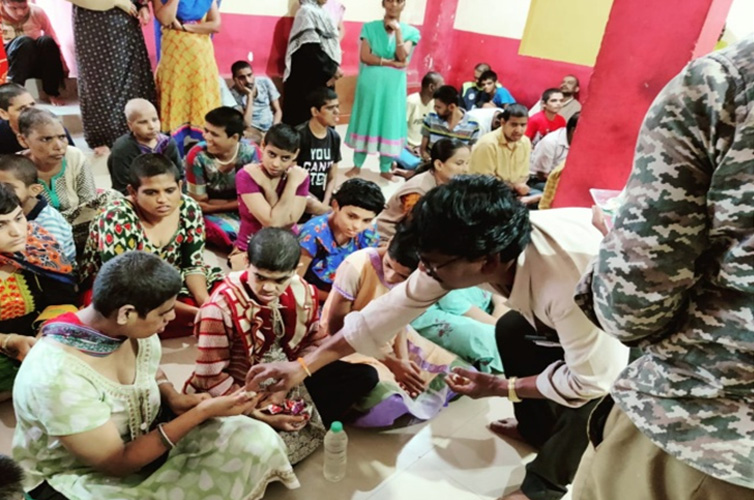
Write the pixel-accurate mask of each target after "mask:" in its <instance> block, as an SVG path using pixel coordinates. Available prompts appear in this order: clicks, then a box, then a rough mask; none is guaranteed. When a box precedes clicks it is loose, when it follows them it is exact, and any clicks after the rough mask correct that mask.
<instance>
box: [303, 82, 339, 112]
mask: <svg viewBox="0 0 754 500" xmlns="http://www.w3.org/2000/svg"><path fill="white" fill-rule="evenodd" d="M337 98H338V94H336V93H335V91H334V90H333V89H331V88H330V87H317V88H316V89H314V90H312V91H311V92H310V93H309V96H308V98H307V100H306V102H308V103H309V107H310V108H317V110H320V109H322V106H324V105H325V104H327V103H328V102H329V101H334V100H335V99H337Z"/></svg>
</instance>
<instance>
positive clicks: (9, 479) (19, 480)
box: [0, 455, 24, 500]
mask: <svg viewBox="0 0 754 500" xmlns="http://www.w3.org/2000/svg"><path fill="white" fill-rule="evenodd" d="M0 478H2V481H1V482H0V500H17V499H19V498H23V497H24V484H23V483H24V470H23V469H22V468H21V466H20V465H18V464H17V463H16V462H15V461H14V460H13V459H12V458H10V457H9V456H6V455H0Z"/></svg>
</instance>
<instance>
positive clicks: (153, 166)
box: [129, 153, 181, 190]
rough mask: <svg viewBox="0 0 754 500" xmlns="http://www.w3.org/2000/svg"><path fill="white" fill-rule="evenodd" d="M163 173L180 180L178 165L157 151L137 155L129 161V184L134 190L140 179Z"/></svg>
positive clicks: (177, 180) (137, 187)
mask: <svg viewBox="0 0 754 500" xmlns="http://www.w3.org/2000/svg"><path fill="white" fill-rule="evenodd" d="M164 174H168V175H172V176H173V177H174V178H175V182H176V183H178V182H179V181H180V180H181V173H180V172H179V171H178V167H176V166H175V164H174V163H173V162H172V161H170V160H169V159H168V158H167V156H165V155H161V154H159V153H147V154H143V155H139V156H137V157H136V158H134V161H132V162H131V169H130V171H129V176H130V179H129V185H130V186H131V187H132V188H133V189H134V190H137V189H139V186H141V180H142V179H148V178H150V177H157V176H158V175H164Z"/></svg>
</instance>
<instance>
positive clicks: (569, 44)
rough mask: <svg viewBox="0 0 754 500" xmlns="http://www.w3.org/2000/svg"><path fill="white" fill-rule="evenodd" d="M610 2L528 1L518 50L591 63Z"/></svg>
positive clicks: (556, 59) (595, 53)
mask: <svg viewBox="0 0 754 500" xmlns="http://www.w3.org/2000/svg"><path fill="white" fill-rule="evenodd" d="M612 5H613V0H531V9H530V11H529V19H528V21H527V23H526V28H525V29H524V36H523V38H522V39H521V46H520V48H519V53H520V54H521V55H525V56H532V57H541V58H543V59H551V60H554V61H562V62H568V63H573V64H581V65H584V66H594V63H595V61H596V59H597V53H598V52H599V49H600V44H601V42H602V37H603V35H604V33H605V26H606V25H607V19H608V17H609V15H610V9H611V7H612ZM637 36H638V34H637Z"/></svg>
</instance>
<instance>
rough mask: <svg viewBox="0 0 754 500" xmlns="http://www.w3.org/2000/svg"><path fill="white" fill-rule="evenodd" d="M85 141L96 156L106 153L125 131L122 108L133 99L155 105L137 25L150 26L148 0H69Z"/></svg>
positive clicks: (126, 129) (152, 84)
mask: <svg viewBox="0 0 754 500" xmlns="http://www.w3.org/2000/svg"><path fill="white" fill-rule="evenodd" d="M68 1H69V2H71V3H72V4H73V5H74V7H73V37H74V40H75V42H76V62H77V64H78V70H79V76H78V87H79V97H80V98H81V117H82V121H83V123H84V139H85V140H86V143H87V144H88V145H89V146H90V147H91V148H93V149H94V152H95V154H97V155H98V156H99V155H103V154H106V153H107V152H108V150H109V148H110V146H112V145H113V143H114V142H115V139H117V138H118V137H120V136H121V135H123V134H125V133H127V132H128V125H127V124H126V117H125V115H124V114H123V113H122V112H120V111H121V110H123V109H125V107H126V103H127V102H128V101H130V100H131V99H135V98H137V97H141V98H143V99H146V100H148V101H151V102H153V103H156V102H157V95H156V92H155V86H154V77H153V75H152V66H151V64H150V63H149V55H148V54H147V47H146V45H145V44H144V35H143V34H142V32H141V26H142V25H146V24H147V23H148V22H149V19H150V15H149V2H148V0H68Z"/></svg>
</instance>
